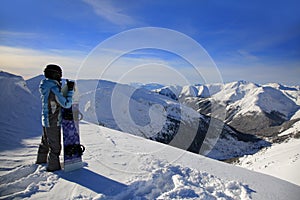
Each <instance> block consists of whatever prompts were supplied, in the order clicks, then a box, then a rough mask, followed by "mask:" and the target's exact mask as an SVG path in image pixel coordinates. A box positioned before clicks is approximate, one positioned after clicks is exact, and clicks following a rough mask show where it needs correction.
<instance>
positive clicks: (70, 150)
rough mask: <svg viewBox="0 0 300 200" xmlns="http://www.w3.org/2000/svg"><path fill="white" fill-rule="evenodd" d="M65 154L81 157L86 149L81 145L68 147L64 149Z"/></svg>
mask: <svg viewBox="0 0 300 200" xmlns="http://www.w3.org/2000/svg"><path fill="white" fill-rule="evenodd" d="M64 151H65V154H66V155H68V156H73V155H79V156H81V155H82V154H83V152H84V151H85V147H84V146H83V145H81V144H74V145H68V146H66V147H65V149H64Z"/></svg>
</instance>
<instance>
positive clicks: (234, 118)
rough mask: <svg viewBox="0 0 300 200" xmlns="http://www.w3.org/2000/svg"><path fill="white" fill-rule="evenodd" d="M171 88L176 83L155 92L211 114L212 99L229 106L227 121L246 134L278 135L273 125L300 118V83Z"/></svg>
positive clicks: (239, 83) (249, 83) (227, 107)
mask: <svg viewBox="0 0 300 200" xmlns="http://www.w3.org/2000/svg"><path fill="white" fill-rule="evenodd" d="M171 88H174V86H165V87H163V88H161V89H156V90H155V91H156V92H158V93H160V94H162V95H165V96H168V97H170V98H172V99H176V100H179V101H180V102H182V103H183V104H186V105H187V106H189V107H192V108H193V109H194V110H196V111H198V112H199V113H201V114H205V115H208V116H210V115H211V106H212V103H211V102H216V104H219V105H220V106H221V107H225V109H226V118H225V122H226V123H227V124H229V125H231V126H232V127H234V128H235V129H236V130H238V131H241V132H243V133H251V134H254V135H259V136H267V137H269V136H270V135H271V136H272V135H274V134H275V132H273V133H271V132H272V130H271V129H269V128H271V127H273V126H281V125H282V124H283V123H284V122H287V121H289V120H292V119H297V118H300V117H299V108H300V101H299V100H300V89H299V88H300V87H299V86H291V87H290V86H283V85H280V84H276V83H270V84H265V85H258V84H255V83H251V82H247V81H236V82H231V83H226V84H219V83H218V84H207V85H196V86H184V87H177V90H176V92H174V91H175V90H172V89H171ZM246 116H247V117H246ZM266 129H269V130H266ZM278 129H280V128H278ZM264 132H268V133H264Z"/></svg>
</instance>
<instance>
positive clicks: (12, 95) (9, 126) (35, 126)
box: [0, 71, 41, 150]
mask: <svg viewBox="0 0 300 200" xmlns="http://www.w3.org/2000/svg"><path fill="white" fill-rule="evenodd" d="M0 88H1V90H0V94H1V95H0V105H1V112H0V133H1V139H0V150H5V149H7V148H8V147H14V146H21V142H22V140H23V139H25V138H28V137H33V136H37V135H39V134H40V133H41V128H40V127H39V124H40V113H41V112H40V110H41V104H40V103H39V100H38V99H37V98H36V97H35V96H34V95H33V94H32V93H31V91H30V90H29V89H28V87H27V85H26V82H25V80H24V79H23V78H22V77H20V76H16V75H13V74H9V73H6V72H3V71H1V72H0ZM29 118H30V119H29ZM29 122H30V123H29ZM16 130H18V131H16Z"/></svg>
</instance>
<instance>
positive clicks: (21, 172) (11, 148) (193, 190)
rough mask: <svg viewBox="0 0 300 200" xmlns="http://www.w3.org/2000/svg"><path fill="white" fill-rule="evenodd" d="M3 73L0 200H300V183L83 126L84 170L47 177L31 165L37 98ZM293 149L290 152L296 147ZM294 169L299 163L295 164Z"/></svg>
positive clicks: (37, 134) (36, 131)
mask: <svg viewBox="0 0 300 200" xmlns="http://www.w3.org/2000/svg"><path fill="white" fill-rule="evenodd" d="M0 75H1V76H0V88H1V104H0V108H1V111H5V115H4V114H2V115H1V118H0V122H1V123H0V125H1V126H0V129H1V132H0V134H1V140H0V142H1V149H0V155H1V157H0V160H1V166H0V199H58V200H60V199H95V200H96V199H292V200H293V199H295V200H296V199H298V198H299V195H300V186H299V185H300V183H299V182H295V183H296V184H297V185H295V184H292V183H289V182H287V181H283V180H281V179H278V178H274V177H272V176H268V175H264V174H260V173H256V172H253V171H249V170H247V169H243V168H240V167H235V166H233V165H229V164H226V163H223V162H219V161H215V160H212V159H209V158H206V157H203V156H201V155H198V154H193V153H189V152H187V151H184V150H181V149H178V148H174V147H171V146H169V145H164V144H161V143H158V142H154V141H151V140H147V139H144V138H142V137H137V136H134V135H132V134H124V133H123V132H119V131H116V130H112V129H109V128H105V127H103V126H98V125H95V124H90V123H88V122H85V121H83V122H81V123H80V131H81V142H82V144H84V145H85V146H86V152H85V153H84V155H83V160H84V161H85V162H86V164H85V166H84V167H83V168H82V169H80V170H77V171H73V172H64V171H58V172H55V173H50V172H46V166H44V165H36V164H33V163H34V162H35V158H36V153H37V149H38V144H39V141H40V134H41V133H40V131H39V130H40V129H41V124H40V120H39V117H38V116H39V115H40V108H39V106H38V104H39V103H40V102H39V99H38V98H36V96H35V95H34V94H32V92H31V91H30V90H29V89H28V87H27V85H28V82H27V84H26V82H25V81H24V80H23V78H22V77H19V76H15V75H12V74H8V73H5V72H1V73H0ZM126 87H127V86H126ZM31 88H32V87H31ZM100 91H105V90H100ZM138 96H139V95H137V97H138ZM153 101H154V100H153ZM2 113H4V112H2ZM12 119H13V120H12ZM16 122H17V123H16ZM20 126H21V127H20ZM296 128H297V127H295V129H296ZM291 131H292V130H291ZM285 134H290V133H287V132H286V133H285ZM286 144H287V145H288V143H286ZM280 145H281V144H280ZM289 147H290V148H292V147H293V152H296V151H297V150H298V149H299V148H297V145H291V146H289ZM274 153H276V154H278V153H281V152H280V151H275V152H274ZM61 159H62V157H61ZM254 162H255V161H254ZM295 163H299V159H297V157H295V162H293V163H291V165H292V164H295ZM276 165H278V166H279V167H280V166H282V167H285V166H286V165H283V164H282V163H281V162H276ZM281 170H285V168H281ZM265 173H268V172H265ZM287 173H288V172H287ZM280 178H286V177H285V176H281V177H280ZM287 180H288V179H287Z"/></svg>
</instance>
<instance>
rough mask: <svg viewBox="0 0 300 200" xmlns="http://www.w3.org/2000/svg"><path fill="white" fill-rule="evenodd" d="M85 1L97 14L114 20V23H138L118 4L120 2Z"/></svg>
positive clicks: (105, 0)
mask: <svg viewBox="0 0 300 200" xmlns="http://www.w3.org/2000/svg"><path fill="white" fill-rule="evenodd" d="M83 2H85V3H87V4H89V5H90V6H92V7H93V9H94V12H95V13H96V14H97V15H99V16H100V17H103V18H104V19H106V20H108V21H110V22H112V23H113V24H116V25H121V26H127V25H135V24H138V22H137V21H136V20H135V19H134V18H133V17H131V16H130V15H128V14H126V13H125V11H124V8H121V7H120V6H118V4H117V3H114V1H108V0H102V1H96V0H83Z"/></svg>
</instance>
